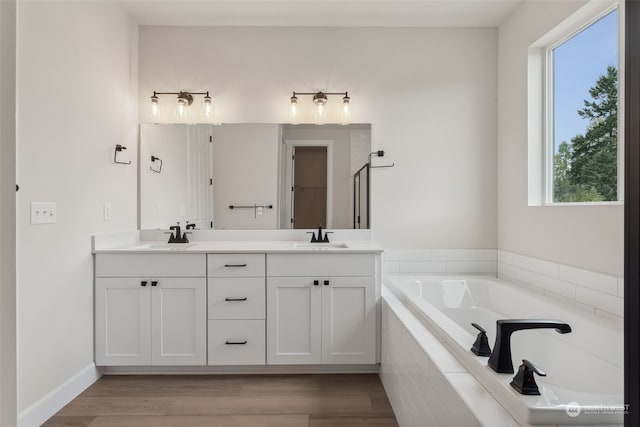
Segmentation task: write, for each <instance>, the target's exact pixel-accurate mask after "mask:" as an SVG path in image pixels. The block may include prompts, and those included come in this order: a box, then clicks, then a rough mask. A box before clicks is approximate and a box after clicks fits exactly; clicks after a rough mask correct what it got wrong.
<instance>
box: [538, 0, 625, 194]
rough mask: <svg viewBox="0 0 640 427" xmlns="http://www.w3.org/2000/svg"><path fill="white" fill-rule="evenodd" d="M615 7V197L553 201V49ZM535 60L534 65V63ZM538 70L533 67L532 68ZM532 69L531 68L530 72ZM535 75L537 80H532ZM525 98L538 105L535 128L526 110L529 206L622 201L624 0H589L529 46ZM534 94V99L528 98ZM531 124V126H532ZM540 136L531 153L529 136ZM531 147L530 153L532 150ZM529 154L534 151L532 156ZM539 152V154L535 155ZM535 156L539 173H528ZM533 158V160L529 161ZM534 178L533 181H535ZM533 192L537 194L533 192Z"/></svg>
mask: <svg viewBox="0 0 640 427" xmlns="http://www.w3.org/2000/svg"><path fill="white" fill-rule="evenodd" d="M616 9H617V10H618V64H617V68H618V143H617V149H618V155H617V185H618V191H617V194H618V200H616V201H602V202H596V201H593V202H555V201H554V200H553V197H554V194H553V188H554V181H553V178H554V173H553V169H554V155H555V150H554V144H555V141H554V120H553V117H554V79H553V76H554V63H553V50H554V49H555V48H557V47H559V46H561V45H562V44H564V43H566V42H567V41H569V40H570V39H572V38H573V37H575V36H577V35H578V34H580V33H581V32H583V31H585V30H587V29H588V28H589V27H591V26H592V25H593V24H595V23H596V22H598V21H599V20H600V19H602V18H604V17H605V16H607V15H608V14H610V13H611V12H613V11H614V10H616ZM536 64H537V65H536ZM537 66H540V67H541V68H538V70H539V71H537V72H536V71H535V68H536V67H537ZM532 71H533V72H532ZM532 79H538V82H535V81H532ZM528 84H529V101H528V106H529V108H530V109H532V108H533V109H536V105H537V106H538V107H537V108H541V109H542V111H541V112H540V111H539V112H538V114H540V113H541V114H540V115H538V116H537V120H538V125H537V126H539V127H538V129H539V130H538V131H535V130H533V131H532V129H535V128H536V125H535V123H533V124H532V123H531V122H532V121H534V122H535V120H536V114H535V112H533V114H531V112H530V113H529V122H530V123H529V153H530V156H529V157H530V158H529V170H530V173H529V205H530V206H608V205H621V204H623V203H624V145H623V142H624V127H623V126H624V2H623V1H622V2H620V1H618V0H609V1H606V2H603V1H599V0H592V1H590V2H589V3H587V4H586V5H585V6H584V7H582V8H581V9H579V10H578V11H577V12H576V13H574V14H573V15H571V16H570V17H569V18H567V19H566V20H565V21H563V22H562V23H561V24H559V25H558V26H557V27H555V28H554V29H552V30H551V31H549V32H548V33H547V34H545V35H544V36H543V37H542V38H541V39H540V40H538V41H536V42H535V43H534V44H532V45H531V46H530V48H529V82H528ZM532 96H533V97H534V98H535V96H538V100H537V101H536V100H535V99H532ZM532 125H533V126H532ZM538 138H540V139H541V141H540V142H539V143H538V144H539V145H538V147H539V149H541V152H539V153H540V154H538V155H537V156H536V155H535V151H536V148H535V146H533V147H532V139H533V140H535V139H538ZM532 149H533V153H532ZM531 154H534V155H533V156H532V155H531ZM538 156H539V157H538ZM536 157H538V160H537V161H539V162H540V163H541V164H539V165H538V167H539V168H540V169H538V170H539V171H540V173H535V171H534V172H533V173H531V170H532V167H535V166H534V164H532V163H535V162H536ZM532 160H533V162H532ZM536 177H537V178H536ZM536 182H537V183H536ZM536 193H537V194H536Z"/></svg>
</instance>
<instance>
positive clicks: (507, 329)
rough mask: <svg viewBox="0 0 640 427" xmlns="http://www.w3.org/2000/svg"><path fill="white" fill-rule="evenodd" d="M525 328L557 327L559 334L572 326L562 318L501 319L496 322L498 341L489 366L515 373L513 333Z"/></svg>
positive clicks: (496, 369)
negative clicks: (512, 357)
mask: <svg viewBox="0 0 640 427" xmlns="http://www.w3.org/2000/svg"><path fill="white" fill-rule="evenodd" d="M523 329H555V330H556V332H558V333H559V334H568V333H569V332H571V326H569V325H568V324H567V323H565V322H562V321H560V320H544V319H500V320H498V321H497V322H496V342H495V344H494V345H493V351H492V352H491V356H490V357H489V366H490V367H491V369H493V370H494V371H496V372H499V373H502V374H512V373H513V362H512V361H511V334H512V333H514V332H516V331H521V330H523Z"/></svg>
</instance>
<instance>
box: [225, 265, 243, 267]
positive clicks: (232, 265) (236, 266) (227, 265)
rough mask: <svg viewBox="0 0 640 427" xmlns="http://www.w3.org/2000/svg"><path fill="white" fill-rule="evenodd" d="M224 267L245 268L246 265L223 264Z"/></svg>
mask: <svg viewBox="0 0 640 427" xmlns="http://www.w3.org/2000/svg"><path fill="white" fill-rule="evenodd" d="M224 266H225V267H246V266H247V264H225V265H224Z"/></svg>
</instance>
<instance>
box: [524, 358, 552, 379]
mask: <svg viewBox="0 0 640 427" xmlns="http://www.w3.org/2000/svg"><path fill="white" fill-rule="evenodd" d="M522 364H523V365H524V366H525V367H526V368H527V369H529V370H531V371H533V372H535V373H536V374H538V375H540V376H541V377H546V376H547V374H546V372H544V371H543V370H542V369H540V367H539V366H538V365H534V364H533V363H532V362H529V361H528V360H527V359H522Z"/></svg>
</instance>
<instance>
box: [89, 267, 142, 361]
mask: <svg viewBox="0 0 640 427" xmlns="http://www.w3.org/2000/svg"><path fill="white" fill-rule="evenodd" d="M143 284H145V285H146V286H142V285H143ZM95 290H96V295H95V304H96V319H95V333H96V337H95V339H96V365H98V366H115V365H130V366H134V365H148V364H150V363H151V323H150V322H151V311H150V307H151V305H150V298H151V297H150V296H151V292H150V291H151V283H150V281H149V280H148V279H140V278H137V279H133V278H118V279H103V278H98V279H96V287H95Z"/></svg>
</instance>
